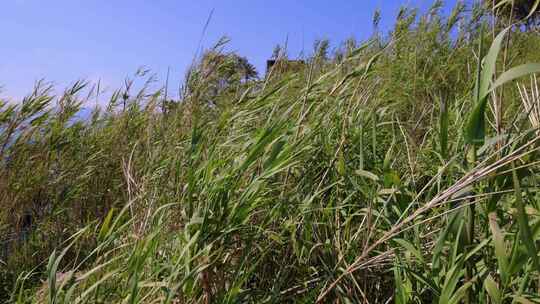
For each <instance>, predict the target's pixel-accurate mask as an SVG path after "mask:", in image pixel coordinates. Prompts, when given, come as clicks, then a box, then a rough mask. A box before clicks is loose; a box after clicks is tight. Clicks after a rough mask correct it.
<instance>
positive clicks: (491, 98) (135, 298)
mask: <svg viewBox="0 0 540 304" xmlns="http://www.w3.org/2000/svg"><path fill="white" fill-rule="evenodd" d="M440 6H441V3H439V2H436V3H435V4H434V6H433V7H432V9H431V10H430V11H428V12H427V13H425V14H423V15H419V14H418V13H417V11H415V10H411V9H403V10H402V11H401V12H400V14H399V16H398V19H397V20H396V26H395V28H394V29H393V30H392V31H391V32H390V33H387V34H382V33H380V32H379V31H378V29H377V23H378V20H377V19H378V18H377V17H375V18H374V33H375V34H373V36H372V37H371V38H370V39H369V40H368V41H364V42H358V41H355V40H354V39H351V40H348V41H346V42H344V43H343V44H342V45H341V46H340V47H339V48H336V49H330V47H329V43H328V41H319V42H317V43H316V44H315V47H314V50H313V52H312V54H311V55H310V56H308V57H307V58H304V60H305V65H302V64H300V63H298V62H296V63H295V67H294V68H292V69H291V68H287V61H286V50H284V49H279V48H278V49H276V51H275V55H276V57H277V59H278V62H277V63H276V65H275V68H273V69H272V70H271V71H269V73H268V74H267V75H266V76H261V77H260V78H257V77H255V73H254V70H253V67H252V66H251V65H250V64H249V62H247V60H246V59H245V58H243V57H241V56H239V55H237V54H234V53H228V52H227V51H226V49H225V44H224V43H225V41H220V42H219V43H218V44H217V45H216V46H215V47H214V48H212V49H209V50H207V51H206V52H205V53H204V55H203V56H201V58H199V61H198V62H197V63H196V64H195V65H194V66H193V67H192V69H190V71H189V73H188V74H187V77H186V81H185V83H184V84H183V85H182V94H181V95H182V96H181V98H180V100H171V99H170V98H168V97H167V96H168V94H167V92H166V90H159V91H156V92H152V91H149V89H148V88H149V85H150V84H151V81H152V77H150V76H149V74H148V73H146V72H144V71H140V72H138V73H137V74H136V75H135V76H134V77H133V78H132V79H131V80H130V81H127V82H126V85H125V87H122V88H120V89H119V90H118V91H116V92H114V94H112V96H111V98H110V100H109V102H108V104H107V105H106V106H103V107H98V108H96V109H95V110H94V111H93V112H92V114H91V115H89V118H88V119H86V120H80V119H75V118H74V117H75V116H76V115H77V113H79V112H80V110H81V107H88V106H89V105H92V104H94V103H95V101H96V100H102V99H103V94H101V90H100V88H99V86H92V85H91V84H88V83H85V82H77V83H75V84H74V85H73V86H72V87H71V88H69V89H67V90H66V91H65V92H64V93H63V94H60V95H58V96H53V95H52V94H51V88H50V87H48V86H47V85H46V84H44V83H40V84H38V85H37V86H36V88H35V90H34V91H33V92H32V93H31V94H29V95H28V97H26V98H25V99H24V100H22V101H21V102H19V103H13V102H7V101H4V102H2V103H1V104H0V106H1V107H0V131H1V132H0V155H1V163H0V204H1V206H2V208H1V209H0V236H1V237H0V242H2V248H3V251H2V252H0V300H5V301H8V302H12V303H314V302H319V303H538V302H540V296H539V295H538V292H539V290H540V261H539V258H538V248H539V246H540V243H539V240H540V203H539V202H540V201H539V199H540V197H539V195H540V192H539V191H538V190H539V187H538V184H539V182H540V180H539V177H538V176H539V175H538V173H539V171H540V167H539V162H538V160H539V159H540V158H538V153H539V152H538V150H539V149H540V145H539V143H538V140H539V139H540V138H539V134H540V133H539V131H538V128H539V127H540V111H539V109H538V106H540V94H539V89H538V82H537V79H536V78H535V76H534V73H540V65H539V64H534V62H540V52H538V50H540V36H539V35H538V33H537V32H535V31H534V30H530V31H525V30H524V28H523V27H520V26H519V25H516V26H513V27H510V28H508V25H509V23H508V19H507V18H503V19H498V18H496V17H494V16H493V15H492V14H491V12H490V11H485V10H483V9H482V8H481V7H465V6H463V5H457V6H456V7H455V9H454V11H453V12H452V13H451V14H450V15H448V16H444V15H441V14H440V12H439V8H440ZM529 26H530V24H528V28H527V29H530V28H529ZM280 62H281V65H280ZM523 64H526V65H523Z"/></svg>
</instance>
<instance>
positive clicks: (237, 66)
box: [187, 48, 258, 103]
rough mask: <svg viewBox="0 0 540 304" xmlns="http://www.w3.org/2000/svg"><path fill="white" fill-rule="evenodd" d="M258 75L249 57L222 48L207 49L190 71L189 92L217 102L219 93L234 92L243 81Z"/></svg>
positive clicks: (205, 99) (208, 100)
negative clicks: (226, 51) (227, 51)
mask: <svg viewBox="0 0 540 304" xmlns="http://www.w3.org/2000/svg"><path fill="white" fill-rule="evenodd" d="M257 77H258V73H257V70H256V69H255V66H253V64H251V63H250V62H249V61H248V60H247V58H245V57H242V56H240V55H238V54H236V53H234V52H231V53H223V52H222V50H221V49H216V48H213V49H210V50H208V51H206V52H205V53H204V54H203V55H202V57H201V59H200V61H199V63H198V64H196V65H194V66H193V67H192V68H191V69H190V71H189V73H188V82H187V83H188V85H187V91H188V93H190V94H192V95H195V96H196V97H197V99H199V100H203V101H204V102H206V103H215V102H216V99H217V97H218V96H219V95H221V94H224V93H228V92H234V91H235V90H236V89H238V88H239V87H240V85H242V83H244V82H247V81H249V80H252V79H255V78H257Z"/></svg>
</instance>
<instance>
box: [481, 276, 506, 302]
mask: <svg viewBox="0 0 540 304" xmlns="http://www.w3.org/2000/svg"><path fill="white" fill-rule="evenodd" d="M484 288H485V289H486V291H487V293H488V294H489V297H490V298H491V301H492V302H493V303H494V304H499V303H501V300H502V298H501V291H500V290H499V287H497V283H496V282H495V280H493V278H492V277H491V275H488V276H487V278H486V279H485V280H484Z"/></svg>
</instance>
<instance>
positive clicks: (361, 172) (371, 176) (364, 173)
mask: <svg viewBox="0 0 540 304" xmlns="http://www.w3.org/2000/svg"><path fill="white" fill-rule="evenodd" d="M354 173H356V174H357V175H359V176H361V177H365V178H368V179H371V180H373V181H378V180H379V177H378V176H377V175H375V174H374V173H371V172H369V171H366V170H361V169H358V170H356V171H354Z"/></svg>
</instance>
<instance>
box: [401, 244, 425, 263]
mask: <svg viewBox="0 0 540 304" xmlns="http://www.w3.org/2000/svg"><path fill="white" fill-rule="evenodd" d="M395 241H396V243H398V244H399V245H401V246H402V247H403V248H405V249H406V250H407V251H409V252H410V253H411V254H412V255H413V256H414V257H415V258H416V259H418V261H419V262H420V263H422V264H424V263H425V261H424V256H422V253H420V251H419V250H418V249H416V247H414V245H413V244H411V243H409V242H407V241H406V240H404V239H396V240H395Z"/></svg>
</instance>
